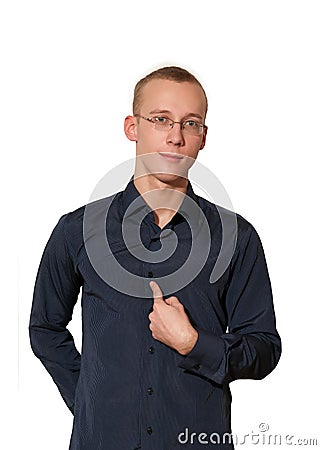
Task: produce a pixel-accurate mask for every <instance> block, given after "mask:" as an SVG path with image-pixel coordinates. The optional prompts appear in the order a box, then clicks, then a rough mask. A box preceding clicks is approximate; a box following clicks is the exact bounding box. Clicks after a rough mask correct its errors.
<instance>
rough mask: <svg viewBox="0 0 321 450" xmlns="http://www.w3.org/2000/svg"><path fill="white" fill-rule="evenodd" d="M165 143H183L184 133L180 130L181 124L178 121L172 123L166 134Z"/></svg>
mask: <svg viewBox="0 0 321 450" xmlns="http://www.w3.org/2000/svg"><path fill="white" fill-rule="evenodd" d="M167 143H168V144H174V145H183V144H184V135H183V131H182V125H181V124H180V123H173V126H172V128H171V129H170V130H169V132H168V134H167Z"/></svg>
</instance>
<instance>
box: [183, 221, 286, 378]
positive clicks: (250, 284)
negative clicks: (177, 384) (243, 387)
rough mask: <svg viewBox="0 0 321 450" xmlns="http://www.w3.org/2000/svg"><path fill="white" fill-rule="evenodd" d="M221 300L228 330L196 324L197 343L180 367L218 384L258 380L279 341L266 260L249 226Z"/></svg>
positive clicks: (266, 371) (269, 366)
mask: <svg viewBox="0 0 321 450" xmlns="http://www.w3.org/2000/svg"><path fill="white" fill-rule="evenodd" d="M224 300H225V302H224V304H225V308H226V314H227V318H228V332H227V333H225V334H223V335H216V334H215V333H214V332H211V331H208V330H204V329H200V328H197V327H196V328H197V331H198V339H197V342H196V344H195V346H194V347H193V349H192V350H191V352H190V353H189V354H188V355H187V356H186V357H184V358H183V360H182V362H181V363H180V364H179V365H180V367H182V368H184V369H187V370H191V371H193V372H194V373H195V372H196V373H198V374H199V375H202V376H205V377H207V378H209V379H211V380H213V381H214V382H216V383H218V384H223V383H229V382H231V381H233V380H236V379H241V378H251V379H262V378H264V377H265V376H266V375H268V374H269V373H270V372H271V371H272V370H273V369H274V368H275V366H276V365H277V363H278V360H279V358H280V355H281V340H280V337H279V334H278V332H277V330H276V322H275V313H274V306H273V299H272V290H271V284H270V279H269V275H268V270H267V265H266V260H265V256H264V252H263V248H262V244H261V241H260V239H259V236H258V235H257V233H256V231H255V230H254V228H253V227H250V228H248V229H247V230H246V232H245V233H244V235H243V237H242V239H241V240H240V244H239V246H237V247H236V251H235V254H234V256H233V258H232V262H231V265H230V273H229V281H228V283H227V287H226V290H225V298H224Z"/></svg>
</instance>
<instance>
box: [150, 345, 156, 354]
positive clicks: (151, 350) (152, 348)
mask: <svg viewBox="0 0 321 450" xmlns="http://www.w3.org/2000/svg"><path fill="white" fill-rule="evenodd" d="M148 351H149V353H152V354H153V353H154V351H155V349H154V347H153V346H151V347H149V349H148Z"/></svg>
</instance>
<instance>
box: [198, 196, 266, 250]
mask: <svg viewBox="0 0 321 450" xmlns="http://www.w3.org/2000/svg"><path fill="white" fill-rule="evenodd" d="M198 200H199V205H200V207H201V209H202V210H203V212H204V214H205V216H206V218H207V220H208V222H209V225H210V228H211V230H215V229H217V226H219V227H220V228H221V229H222V227H223V228H224V229H225V230H224V231H225V232H226V231H227V230H229V233H231V232H232V231H233V229H234V231H235V234H236V235H237V245H240V244H242V243H244V242H246V241H247V240H249V239H255V240H259V236H258V233H257V231H256V229H255V227H254V225H253V224H252V223H251V222H249V221H248V220H247V219H246V218H244V217H243V216H242V215H241V214H239V213H237V212H235V211H233V210H232V209H228V208H225V207H223V206H220V205H217V204H215V203H213V202H210V201H209V200H207V199H205V198H203V197H199V196H198Z"/></svg>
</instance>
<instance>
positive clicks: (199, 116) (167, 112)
mask: <svg viewBox="0 0 321 450" xmlns="http://www.w3.org/2000/svg"><path fill="white" fill-rule="evenodd" d="M149 114H172V113H171V111H169V110H168V109H153V111H150V112H149ZM188 117H197V118H198V119H200V120H201V121H203V117H202V116H201V115H200V114H198V113H188V114H186V115H185V116H184V117H183V119H187V118H188Z"/></svg>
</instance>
